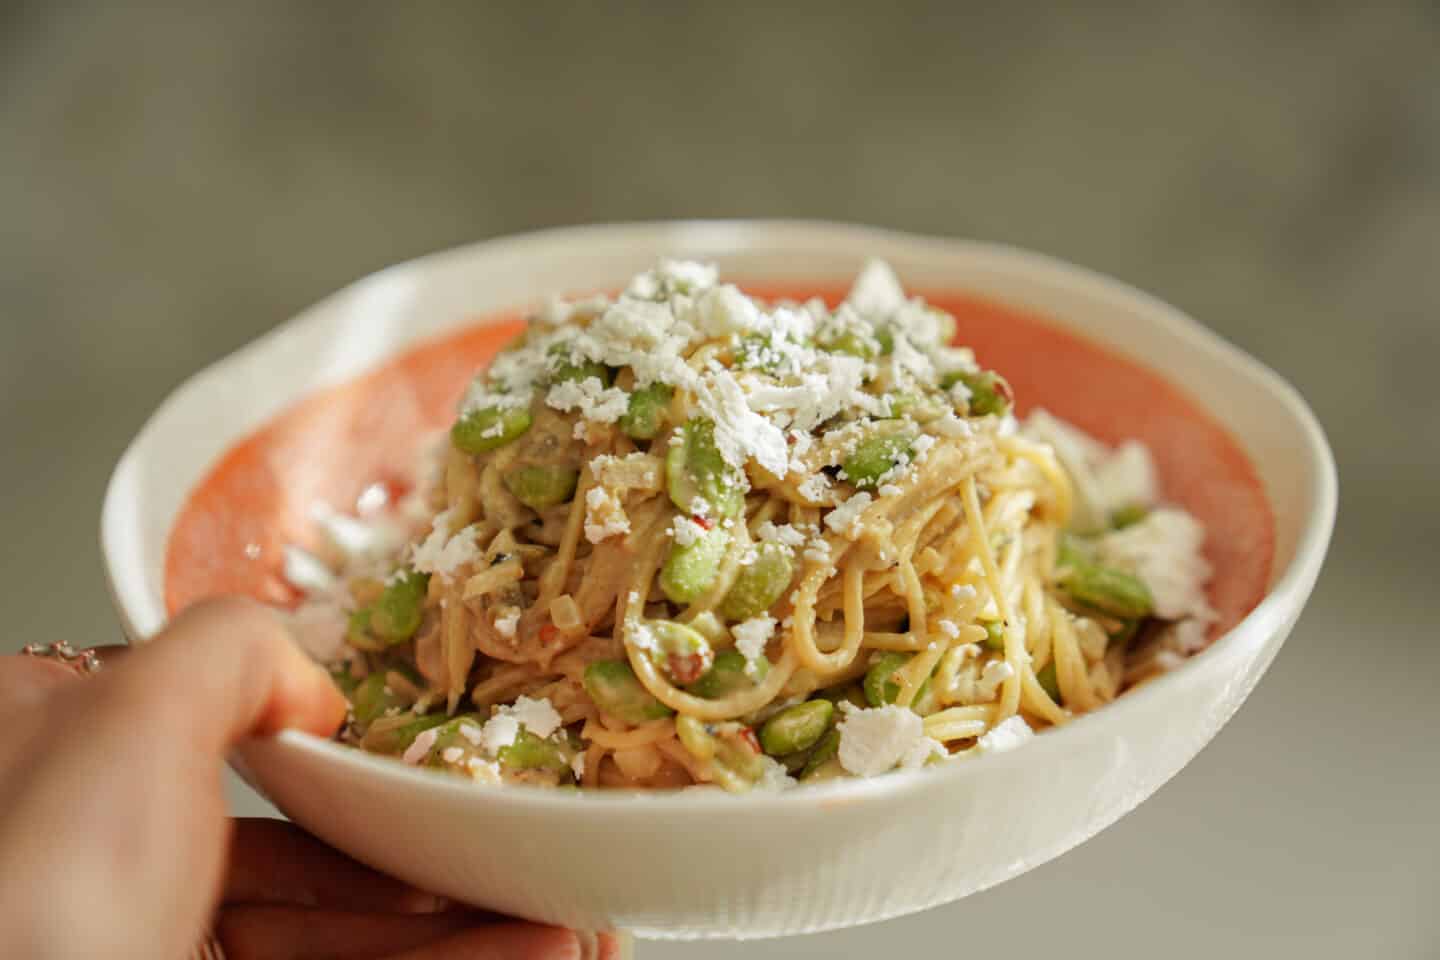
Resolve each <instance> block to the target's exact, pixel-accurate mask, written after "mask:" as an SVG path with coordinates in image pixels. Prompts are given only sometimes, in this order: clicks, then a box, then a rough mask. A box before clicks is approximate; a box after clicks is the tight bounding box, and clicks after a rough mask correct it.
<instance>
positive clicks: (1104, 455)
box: [1023, 410, 1159, 531]
mask: <svg viewBox="0 0 1440 960" xmlns="http://www.w3.org/2000/svg"><path fill="white" fill-rule="evenodd" d="M1023 432H1024V434H1025V435H1026V436H1027V437H1030V438H1031V439H1034V440H1038V441H1040V442H1042V443H1048V444H1049V445H1050V447H1051V449H1053V450H1054V451H1055V457H1056V459H1058V460H1059V461H1060V463H1061V465H1062V466H1064V467H1065V470H1066V472H1067V473H1069V474H1070V479H1071V482H1072V485H1073V486H1074V488H1075V498H1074V499H1075V506H1074V517H1073V518H1072V521H1071V523H1072V525H1073V526H1074V527H1075V528H1076V529H1077V530H1082V531H1087V530H1098V529H1102V528H1104V527H1105V526H1106V525H1107V524H1108V522H1109V518H1110V515H1111V514H1112V513H1114V512H1115V511H1116V510H1119V509H1120V508H1121V507H1127V506H1137V505H1138V506H1149V505H1151V504H1153V503H1155V502H1156V500H1157V499H1158V496H1159V484H1158V481H1157V479H1156V472H1155V465H1154V462H1153V461H1152V460H1151V459H1150V453H1149V451H1148V450H1146V449H1145V447H1144V446H1143V445H1142V444H1139V443H1136V442H1134V441H1129V442H1126V443H1123V444H1121V445H1120V447H1119V448H1118V449H1116V450H1113V451H1112V450H1111V449H1110V448H1109V447H1107V446H1106V445H1105V444H1103V443H1101V442H1100V441H1098V440H1096V439H1095V438H1094V437H1091V436H1090V435H1089V434H1087V433H1085V432H1084V431H1083V430H1081V429H1079V428H1078V427H1075V426H1073V425H1071V424H1069V423H1067V422H1065V421H1064V420H1061V419H1060V418H1059V417H1056V416H1053V415H1052V414H1050V413H1049V412H1047V411H1045V410H1036V411H1035V412H1033V413H1031V414H1030V416H1029V417H1028V418H1026V420H1025V426H1024V430H1023Z"/></svg>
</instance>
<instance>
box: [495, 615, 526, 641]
mask: <svg viewBox="0 0 1440 960" xmlns="http://www.w3.org/2000/svg"><path fill="white" fill-rule="evenodd" d="M519 624H520V610H519V608H516V607H511V608H510V612H509V613H507V614H506V615H505V616H503V617H496V618H495V632H496V633H498V634H500V636H502V637H509V638H510V639H512V640H513V639H514V638H515V628H516V627H517V626H518V625H519Z"/></svg>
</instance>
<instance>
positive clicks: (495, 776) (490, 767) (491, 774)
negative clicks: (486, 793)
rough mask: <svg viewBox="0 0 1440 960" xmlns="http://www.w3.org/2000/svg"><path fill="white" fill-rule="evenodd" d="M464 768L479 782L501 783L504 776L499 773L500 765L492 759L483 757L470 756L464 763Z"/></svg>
mask: <svg viewBox="0 0 1440 960" xmlns="http://www.w3.org/2000/svg"><path fill="white" fill-rule="evenodd" d="M465 769H466V770H467V771H468V772H469V774H470V776H471V778H473V779H474V780H476V781H477V782H479V783H502V782H504V777H503V776H502V775H501V773H500V765H499V764H498V763H496V762H495V761H494V760H486V759H484V758H483V757H471V758H470V760H469V762H468V763H466V764H465Z"/></svg>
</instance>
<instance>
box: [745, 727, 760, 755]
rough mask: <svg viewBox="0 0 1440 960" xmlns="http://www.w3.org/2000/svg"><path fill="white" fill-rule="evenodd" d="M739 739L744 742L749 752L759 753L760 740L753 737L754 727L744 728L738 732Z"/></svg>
mask: <svg viewBox="0 0 1440 960" xmlns="http://www.w3.org/2000/svg"><path fill="white" fill-rule="evenodd" d="M740 739H741V740H744V741H745V745H746V746H747V747H749V748H750V749H751V750H753V751H755V752H756V753H759V752H760V738H759V737H757V736H755V728H754V727H745V728H744V729H742V730H741V731H740Z"/></svg>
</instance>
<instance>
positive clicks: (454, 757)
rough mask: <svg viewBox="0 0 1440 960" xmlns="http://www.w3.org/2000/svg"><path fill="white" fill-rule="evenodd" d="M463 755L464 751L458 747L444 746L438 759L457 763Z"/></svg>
mask: <svg viewBox="0 0 1440 960" xmlns="http://www.w3.org/2000/svg"><path fill="white" fill-rule="evenodd" d="M463 756H465V751H464V750H462V749H460V748H459V747H446V748H445V749H444V750H442V751H441V752H440V759H441V760H444V761H445V762H446V763H459V762H460V758H461V757H463Z"/></svg>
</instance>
